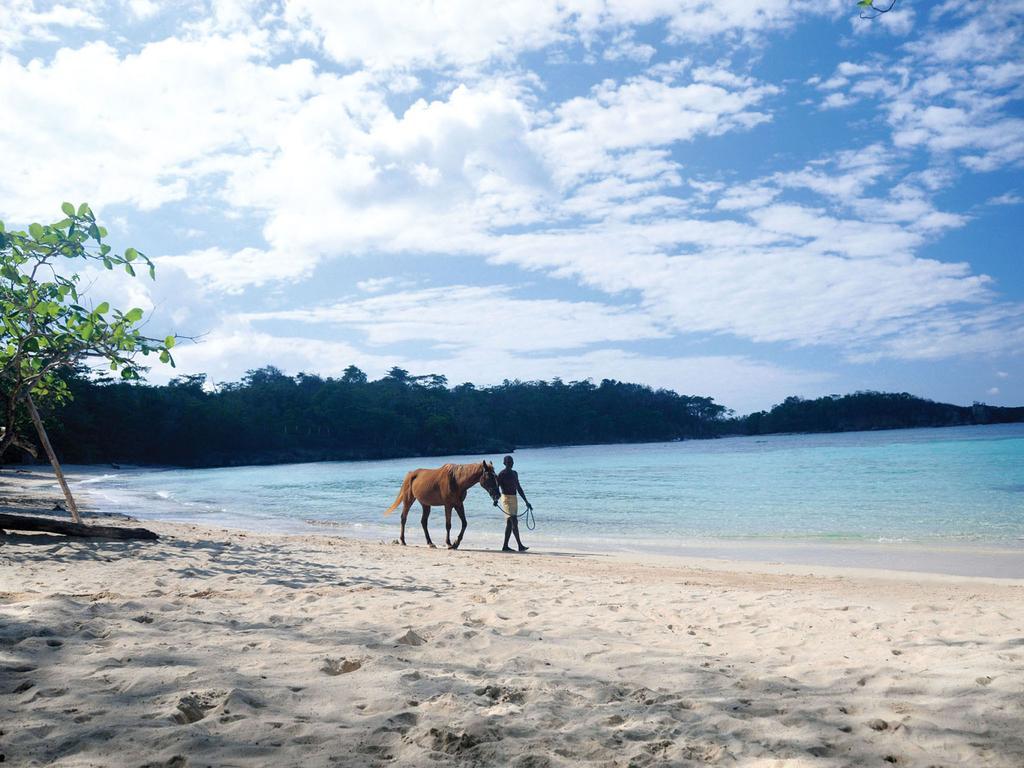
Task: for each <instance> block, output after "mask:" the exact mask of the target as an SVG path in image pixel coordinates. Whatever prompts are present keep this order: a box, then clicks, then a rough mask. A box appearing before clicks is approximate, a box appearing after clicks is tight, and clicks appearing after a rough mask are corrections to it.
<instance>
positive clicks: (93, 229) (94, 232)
mask: <svg viewBox="0 0 1024 768" xmlns="http://www.w3.org/2000/svg"><path fill="white" fill-rule="evenodd" d="M89 237H91V238H92V239H93V240H96V241H97V242H98V241H99V239H100V228H99V227H97V226H96V225H95V224H90V225H89Z"/></svg>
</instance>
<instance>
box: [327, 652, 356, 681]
mask: <svg viewBox="0 0 1024 768" xmlns="http://www.w3.org/2000/svg"><path fill="white" fill-rule="evenodd" d="M362 666H363V662H362V661H360V660H359V659H346V658H345V657H344V656H342V657H341V658H338V659H332V658H330V657H329V656H328V657H327V658H326V659H324V665H323V666H322V667H320V671H321V672H323V673H324V674H327V675H330V676H331V677H335V676H337V675H347V674H348V673H349V672H355V671H356V670H357V669H360V668H361V667H362Z"/></svg>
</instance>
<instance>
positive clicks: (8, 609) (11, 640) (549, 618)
mask: <svg viewBox="0 0 1024 768" xmlns="http://www.w3.org/2000/svg"><path fill="white" fill-rule="evenodd" d="M0 482H2V483H3V485H0V494H2V500H3V501H6V502H8V503H7V504H5V506H6V507H8V510H9V511H13V510H12V509H10V507H12V506H20V507H22V508H32V507H33V506H35V507H37V508H38V507H42V506H45V505H46V504H47V503H49V506H52V498H50V497H52V490H51V489H50V488H49V486H48V484H47V482H46V481H45V479H44V478H40V479H39V480H35V479H33V478H32V477H31V476H24V475H22V476H16V475H12V474H11V473H10V472H9V471H5V472H3V473H2V475H0ZM12 501H14V502H16V503H14V504H12V503H11V502H12ZM146 525H147V527H150V528H152V529H154V530H156V531H158V532H159V533H160V534H161V537H162V538H161V539H160V540H159V541H157V542H153V543H149V542H86V541H76V540H71V539H65V538H63V537H58V536H48V535H31V534H12V535H8V536H6V537H3V538H2V539H0V541H2V542H3V544H2V545H0V722H2V724H3V725H2V726H0V730H2V734H0V754H3V755H4V756H5V759H6V763H7V764H10V765H18V766H22V765H28V766H36V765H38V766H42V765H58V766H120V765H126V766H143V765H151V766H206V765H211V766H233V765H238V766H243V765H244V766H262V765H274V766H299V765H303V766H367V765H370V766H373V765H408V766H423V765H432V764H458V765H480V766H485V765H487V766H489V765H514V766H533V767H538V766H573V765H593V766H623V767H625V766H660V765H708V764H710V765H743V766H748V765H753V766H765V767H766V766H860V765H890V764H892V765H900V766H932V765H947V766H954V765H971V766H1020V765H1022V764H1024V696H1022V694H1021V691H1022V690H1024V583H1022V582H1020V581H1014V580H994V579H970V578H962V577H954V576H934V575H933V576H920V575H915V574H907V573H902V574H901V573H895V572H888V573H887V572H864V571H854V570H839V569H816V568H812V567H802V568H800V567H787V566H782V565H760V566H746V565H743V564H739V563H736V564H722V563H717V564H713V565H712V564H709V563H704V562H702V561H698V560H683V559H677V558H667V557H658V558H646V559H641V558H639V557H636V556H630V555H616V556H602V555H597V554H594V555H580V554H578V553H558V552H539V551H532V552H531V553H529V554H527V555H501V554H499V553H496V552H493V551H460V552H450V551H446V550H430V549H427V548H425V547H423V546H411V547H408V548H401V547H398V546H394V545H390V544H383V543H374V542H368V541H358V540H348V539H343V538H336V537H330V536H324V535H306V536H282V535H266V534H253V533H244V532H238V531H226V530H220V529H209V528H200V527H195V526H189V525H180V524H167V523H157V524H153V523H147V524H146Z"/></svg>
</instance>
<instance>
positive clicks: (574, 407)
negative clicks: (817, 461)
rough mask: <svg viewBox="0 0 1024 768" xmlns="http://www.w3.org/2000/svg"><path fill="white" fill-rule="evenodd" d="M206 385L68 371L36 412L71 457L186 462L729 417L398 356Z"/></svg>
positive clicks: (618, 432)
mask: <svg viewBox="0 0 1024 768" xmlns="http://www.w3.org/2000/svg"><path fill="white" fill-rule="evenodd" d="M205 384H206V381H205V377H204V376H202V375H198V376H186V377H182V378H178V379H175V380H173V381H172V382H171V383H170V384H168V385H166V386H149V385H142V384H131V383H114V382H96V381H91V380H89V379H87V378H83V377H75V378H73V379H72V380H71V381H70V382H69V385H70V389H71V391H72V393H73V396H74V397H73V400H71V401H70V402H69V403H67V404H66V405H64V406H62V407H57V408H54V409H51V410H50V411H49V413H48V419H47V423H48V424H49V425H51V426H50V427H49V429H50V437H51V440H52V441H53V443H54V446H55V447H56V449H57V451H58V453H59V454H60V456H61V458H62V460H64V461H66V462H71V463H108V462H115V463H122V462H123V463H132V464H139V463H143V464H175V465H181V466H191V467H198V466H228V465H239V464H268V463H279V462H293V461H320V460H329V459H372V458H392V457H400V456H425V455H443V454H455V453H481V454H495V453H502V452H507V451H509V450H512V449H513V448H515V447H516V446H519V447H522V446H529V445H556V444H558V445H583V444H588V443H613V442H648V441H660V440H674V439H678V438H700V437H712V436H715V435H718V434H721V433H722V431H723V428H724V427H726V425H727V422H726V420H725V418H724V417H725V415H726V409H725V408H724V407H723V406H721V405H718V404H716V403H715V402H714V401H713V400H712V399H711V398H707V397H691V396H686V395H679V394H676V393H675V392H671V391H668V390H663V389H652V388H651V387H646V386H642V385H639V384H625V383H622V382H618V381H610V380H605V381H602V382H601V383H600V385H595V384H593V383H592V382H590V381H574V382H569V383H565V382H562V381H560V380H558V379H555V380H554V381H550V382H548V381H530V382H522V381H506V382H504V383H503V384H500V385H498V386H493V387H476V386H474V385H472V384H461V385H459V386H456V387H449V386H448V382H447V381H446V379H445V378H444V377H443V376H437V375H430V376H412V375H410V374H409V372H408V371H405V370H403V369H401V368H393V369H392V370H391V371H390V372H389V373H388V375H387V376H385V377H384V378H382V379H379V380H376V381H370V380H369V379H368V378H367V376H366V374H365V373H363V372H362V371H361V370H359V369H358V368H356V367H354V366H350V367H349V368H348V369H346V371H345V373H344V375H343V376H341V377H340V378H321V377H319V376H315V375H309V374H299V375H297V376H287V375H285V374H284V373H282V372H281V371H280V370H278V369H276V368H273V367H267V368H261V369H259V370H253V371H249V372H248V373H247V374H246V376H245V377H244V378H243V379H242V380H241V381H240V382H237V383H231V384H223V385H220V386H218V387H217V388H216V389H215V390H214V391H209V388H207V387H206V386H205Z"/></svg>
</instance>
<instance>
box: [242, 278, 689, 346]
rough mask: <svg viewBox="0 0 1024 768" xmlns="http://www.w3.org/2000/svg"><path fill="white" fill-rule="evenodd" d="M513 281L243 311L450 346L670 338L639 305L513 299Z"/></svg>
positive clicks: (374, 338)
mask: <svg viewBox="0 0 1024 768" xmlns="http://www.w3.org/2000/svg"><path fill="white" fill-rule="evenodd" d="M511 293H512V289H511V288H510V287H508V286H486V287H477V286H464V285H455V286H444V287H438V288H426V289H421V290H415V291H405V292H402V293H393V294H387V295H382V296H374V297H372V298H369V299H359V300H355V301H352V300H346V301H342V302H341V303H339V304H335V305H332V306H321V307H316V308H313V309H299V310H284V311H274V312H263V313H253V314H246V315H243V316H242V319H244V320H245V321H247V322H256V321H270V320H292V321H300V322H305V323H313V324H330V325H336V326H348V327H351V328H354V329H357V330H358V331H360V332H361V333H362V334H364V335H365V338H366V340H367V342H368V343H369V344H371V345H373V346H379V345H386V344H395V343H399V342H406V341H426V342H429V343H430V345H431V346H434V347H438V348H447V349H464V348H472V349H479V350H480V351H481V352H486V351H514V352H536V351H541V350H552V349H577V348H580V347H584V346H588V345H591V344H597V343H614V342H623V341H638V340H642V339H659V338H666V337H667V336H668V335H669V334H668V333H667V332H666V331H665V330H663V329H662V328H661V327H659V326H658V324H657V323H656V322H655V321H654V320H653V319H652V318H651V317H650V316H649V315H648V314H646V313H644V312H642V311H640V310H638V309H637V308H636V307H616V306H610V305H606V304H599V303H596V302H588V301H575V302H574V301H562V300H557V299H533V298H516V297H514V296H512V295H511Z"/></svg>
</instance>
